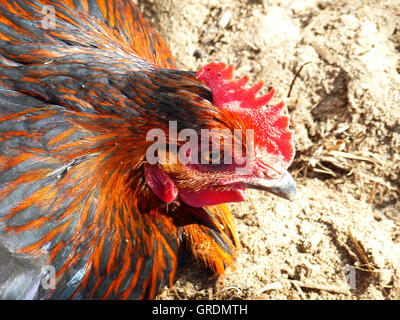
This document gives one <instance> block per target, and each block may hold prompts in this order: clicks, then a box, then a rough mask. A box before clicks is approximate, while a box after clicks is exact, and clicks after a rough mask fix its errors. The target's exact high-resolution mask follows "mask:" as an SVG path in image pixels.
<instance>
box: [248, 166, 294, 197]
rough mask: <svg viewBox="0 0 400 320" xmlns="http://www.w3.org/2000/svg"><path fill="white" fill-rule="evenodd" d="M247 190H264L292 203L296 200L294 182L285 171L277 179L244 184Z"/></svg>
mask: <svg viewBox="0 0 400 320" xmlns="http://www.w3.org/2000/svg"><path fill="white" fill-rule="evenodd" d="M246 187H247V188H251V189H257V190H264V191H267V192H270V193H273V194H274V195H276V196H278V197H281V198H284V199H287V200H290V201H294V199H295V198H296V194H297V190H296V182H295V181H294V179H293V177H292V176H291V175H290V173H289V172H287V171H285V172H284V173H283V174H282V175H281V176H280V177H279V178H278V179H273V180H266V179H260V180H259V181H257V182H248V183H246Z"/></svg>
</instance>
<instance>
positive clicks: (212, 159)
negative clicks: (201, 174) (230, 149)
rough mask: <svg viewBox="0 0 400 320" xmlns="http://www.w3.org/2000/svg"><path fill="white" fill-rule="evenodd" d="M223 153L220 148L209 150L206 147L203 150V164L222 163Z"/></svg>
mask: <svg viewBox="0 0 400 320" xmlns="http://www.w3.org/2000/svg"><path fill="white" fill-rule="evenodd" d="M221 159H222V155H221V152H220V150H211V151H210V150H208V149H204V150H202V151H201V164H220V163H222V161H221Z"/></svg>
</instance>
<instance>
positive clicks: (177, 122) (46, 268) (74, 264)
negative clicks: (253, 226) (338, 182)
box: [0, 0, 296, 299]
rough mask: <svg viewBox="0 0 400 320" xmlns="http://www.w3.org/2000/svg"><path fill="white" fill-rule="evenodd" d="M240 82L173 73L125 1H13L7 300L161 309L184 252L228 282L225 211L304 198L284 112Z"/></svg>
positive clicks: (8, 62)
mask: <svg viewBox="0 0 400 320" xmlns="http://www.w3.org/2000/svg"><path fill="white" fill-rule="evenodd" d="M233 71H234V70H233V67H227V66H226V65H225V64H223V63H219V62H213V63H210V64H209V65H207V66H204V67H203V68H201V69H200V70H199V71H198V72H197V73H195V72H189V71H180V70H175V69H174V59H173V57H172V56H171V54H170V52H169V51H168V49H167V47H166V45H165V44H164V43H163V42H162V40H161V39H160V38H159V36H158V35H157V34H156V33H155V32H154V31H153V30H152V28H151V27H150V25H149V24H148V23H146V22H145V21H144V20H143V18H142V16H141V14H140V13H139V12H138V10H137V8H136V7H135V5H134V4H133V3H132V2H131V1H128V0H126V1H123V0H66V1H50V0H13V1H11V0H0V297H1V298H3V299H141V298H154V297H155V295H156V294H157V292H158V291H159V289H160V288H161V287H162V286H165V285H172V283H173V278H174V275H175V272H176V270H177V267H178V263H179V262H180V260H181V257H182V256H185V253H186V252H191V253H192V254H193V256H194V258H196V259H198V260H199V261H201V262H202V263H204V264H205V265H206V266H207V267H209V268H211V269H212V270H213V271H214V272H216V273H218V274H222V273H223V272H224V270H225V269H226V267H227V266H229V265H230V264H231V263H232V260H233V258H234V256H235V248H236V247H237V246H238V240H237V237H236V234H235V230H234V223H233V219H232V216H231V213H230V212H229V210H228V209H227V207H226V206H225V205H224V204H223V203H225V202H232V201H243V200H245V196H244V192H243V190H244V189H245V188H247V187H249V188H256V189H261V190H265V191H269V192H272V193H274V194H276V195H278V196H282V197H284V198H288V199H291V198H292V197H293V196H294V194H295V191H296V188H295V184H294V181H293V179H292V178H291V176H290V175H289V174H288V173H287V171H286V169H287V168H288V166H289V165H290V163H291V161H292V160H293V157H294V148H293V141H292V136H291V132H290V130H289V129H288V122H289V120H288V118H287V117H286V116H284V115H283V111H282V110H283V104H282V103H280V104H278V105H275V106H272V107H268V108H266V107H264V106H265V105H266V104H267V103H268V102H269V100H270V99H271V97H272V96H273V94H274V90H271V91H270V92H269V93H268V94H267V95H265V96H260V97H256V94H257V93H258V92H259V90H260V89H261V87H262V82H259V83H257V84H256V85H254V86H253V87H251V88H245V84H246V83H247V81H248V78H247V77H244V78H242V79H240V80H236V81H235V80H233ZM205 129H209V130H210V131H207V132H208V133H209V135H208V136H206V137H205V138H204V136H203V135H202V133H204V132H206V131H205ZM211 129H212V130H211ZM185 130H186V131H185ZM160 132H161V133H164V135H162V134H161V135H157V134H158V133H160ZM221 133H223V134H221ZM230 133H231V134H230ZM249 133H250V134H249ZM193 134H195V135H196V136H197V137H202V138H201V139H200V140H190V137H192V136H193ZM188 138H189V141H188ZM221 138H224V140H223V141H224V143H223V144H222V145H221V144H220V145H219V147H217V148H215V145H214V144H212V147H211V148H209V142H210V141H211V140H212V141H214V140H215V139H216V140H218V139H221ZM242 138H243V139H242ZM213 139H214V140H213ZM242 140H243V141H242ZM190 141H191V142H192V143H191V145H190V146H191V147H192V148H188V143H189V142H190ZM193 141H197V142H195V143H194V144H193ZM221 141H222V139H221ZM204 142H207V143H204ZM163 145H165V146H166V147H162V146H163ZM204 145H206V147H204ZM217 146H218V145H217ZM156 147H157V148H156ZM196 149H197V151H196ZM233 151H236V153H234V154H235V157H234V158H231V159H230V160H231V161H228V160H229V159H228V158H229V157H228V156H226V158H225V155H229V154H233ZM222 154H223V155H222ZM236 155H238V157H236ZM178 156H179V157H178ZM175 158H179V159H178V160H179V161H172V160H173V159H175ZM243 159H244V161H242V160H243ZM153 160H155V161H153ZM183 160H185V161H183Z"/></svg>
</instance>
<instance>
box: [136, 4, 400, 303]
mask: <svg viewBox="0 0 400 320" xmlns="http://www.w3.org/2000/svg"><path fill="white" fill-rule="evenodd" d="M137 2H138V4H139V6H140V8H141V9H142V11H143V12H144V15H145V16H146V18H147V19H148V20H150V22H151V23H152V24H153V26H154V27H155V29H156V30H157V31H158V32H159V33H160V35H161V36H162V37H163V38H164V39H165V41H166V42H167V44H168V46H169V47H170V49H171V51H172V52H173V54H174V56H175V57H176V60H177V64H178V67H179V68H181V69H187V70H197V69H198V68H199V67H201V66H202V65H204V64H206V63H208V62H211V61H213V60H223V61H227V62H229V63H235V64H236V65H237V67H238V75H243V74H246V73H247V74H249V75H250V77H251V79H253V81H254V82H255V81H256V80H258V79H264V80H265V83H266V89H267V88H268V86H274V87H276V88H278V94H277V101H278V100H281V99H286V101H287V106H288V110H289V112H290V114H291V128H292V129H293V131H294V133H295V143H296V150H297V154H296V159H295V161H294V163H293V165H292V166H291V168H290V171H291V173H292V174H293V176H294V177H295V178H296V182H297V186H298V191H299V192H298V193H299V194H298V198H297V200H296V201H295V202H293V203H291V202H288V201H285V200H282V199H278V198H276V197H273V196H270V195H268V194H265V193H262V192H256V191H247V195H248V201H247V202H244V203H240V204H231V205H230V208H231V209H232V211H233V213H234V216H235V218H236V224H237V230H238V234H239V237H240V241H241V244H242V247H243V248H242V250H241V251H240V252H239V254H238V257H237V260H236V264H235V269H234V270H228V271H227V273H226V275H225V276H224V277H222V278H220V279H219V280H218V281H216V280H215V278H213V277H211V275H210V273H209V272H208V271H207V270H205V269H202V268H201V266H198V265H197V264H195V263H194V262H192V263H191V264H189V265H188V266H186V267H185V268H183V269H182V270H180V272H179V273H178V276H177V281H176V285H175V292H173V291H172V290H171V289H168V288H167V289H166V290H164V291H163V292H162V293H161V294H160V296H159V298H160V299H176V298H177V297H180V298H182V299H400V201H399V200H400V0H392V1H389V0H388V1H384V0H381V1H339V0H338V1H334V0H330V1H329V0H326V1H323V0H306V1H297V0H294V1H291V0H281V1H280V0H258V1H257V0H253V1H250V0H249V1H239V0H231V1H217V0H202V1H199V0H189V1H186V0H185V1H182V0H138V1H137ZM302 67H303V68H302ZM301 68H302V69H301ZM300 69H301V71H300V72H299V73H298V77H297V78H296V80H295V82H294V84H293V86H291V85H292V81H293V79H294V78H295V74H296V73H297V72H298V71H299V70H300ZM291 87H292V90H291V92H290V97H288V93H289V91H290V88H291Z"/></svg>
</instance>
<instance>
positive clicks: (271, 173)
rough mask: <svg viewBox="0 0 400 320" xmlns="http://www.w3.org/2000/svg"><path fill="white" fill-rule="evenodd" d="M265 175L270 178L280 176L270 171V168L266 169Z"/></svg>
mask: <svg viewBox="0 0 400 320" xmlns="http://www.w3.org/2000/svg"><path fill="white" fill-rule="evenodd" d="M266 175H267V176H268V177H270V178H272V179H277V178H279V177H280V176H281V175H280V174H279V173H278V172H276V171H272V170H268V171H267V172H266Z"/></svg>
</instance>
